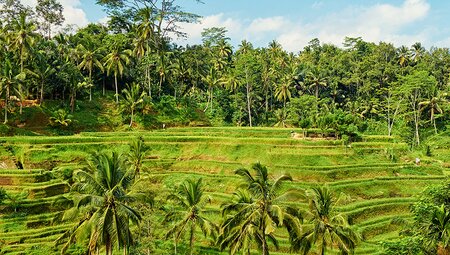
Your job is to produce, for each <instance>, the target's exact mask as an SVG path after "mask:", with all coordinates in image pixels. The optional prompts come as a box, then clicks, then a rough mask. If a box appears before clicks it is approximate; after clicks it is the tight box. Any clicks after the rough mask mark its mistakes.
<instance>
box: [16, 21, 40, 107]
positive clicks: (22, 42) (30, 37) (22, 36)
mask: <svg viewBox="0 0 450 255" xmlns="http://www.w3.org/2000/svg"><path fill="white" fill-rule="evenodd" d="M27 17H28V16H27V14H26V13H24V12H23V13H20V15H19V17H18V18H17V19H15V20H14V21H13V23H12V31H11V34H10V35H9V40H10V46H11V48H12V49H14V50H15V51H16V52H17V54H18V58H19V63H20V72H21V73H24V62H25V60H26V59H27V58H28V57H29V53H30V52H31V51H32V47H33V45H34V42H35V38H36V33H35V31H36V26H35V25H34V24H33V23H32V22H28V21H27ZM18 94H19V96H20V114H22V108H23V100H24V92H23V88H22V85H21V84H19V92H18Z"/></svg>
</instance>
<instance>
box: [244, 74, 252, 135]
mask: <svg viewBox="0 0 450 255" xmlns="http://www.w3.org/2000/svg"><path fill="white" fill-rule="evenodd" d="M245 80H246V83H247V86H246V90H247V110H248V122H249V124H250V127H251V126H252V111H251V106H250V84H249V82H248V70H247V67H245Z"/></svg>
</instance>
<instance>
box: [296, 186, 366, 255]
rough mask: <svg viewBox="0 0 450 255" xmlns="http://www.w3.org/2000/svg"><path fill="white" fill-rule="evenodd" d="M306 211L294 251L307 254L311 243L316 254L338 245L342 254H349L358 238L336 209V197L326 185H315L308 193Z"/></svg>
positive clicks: (323, 252) (322, 253) (322, 254)
mask: <svg viewBox="0 0 450 255" xmlns="http://www.w3.org/2000/svg"><path fill="white" fill-rule="evenodd" d="M307 197H308V199H309V212H308V215H306V217H305V218H306V219H307V220H308V221H309V222H310V225H307V226H305V230H304V233H303V234H302V235H301V236H299V237H298V238H296V239H294V241H293V242H294V250H299V251H301V253H302V254H308V253H309V252H310V250H311V248H313V247H314V246H315V247H316V248H317V249H318V250H319V253H318V254H321V255H324V254H325V253H326V251H327V249H333V248H337V249H338V250H339V251H340V252H341V253H342V254H352V253H353V251H354V249H355V247H356V244H357V242H358V240H359V237H358V235H357V234H356V233H355V232H354V231H353V230H352V229H351V228H350V227H349V226H348V223H347V221H346V219H345V218H344V216H343V215H342V214H339V213H337V212H336V209H335V206H336V198H335V197H334V195H333V194H332V193H331V191H330V190H329V189H328V187H316V188H313V189H311V190H309V191H308V192H307Z"/></svg>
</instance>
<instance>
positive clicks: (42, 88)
mask: <svg viewBox="0 0 450 255" xmlns="http://www.w3.org/2000/svg"><path fill="white" fill-rule="evenodd" d="M42 102H44V81H42V82H41V98H40V100H39V105H42Z"/></svg>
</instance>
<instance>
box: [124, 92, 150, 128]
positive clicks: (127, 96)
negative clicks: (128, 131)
mask: <svg viewBox="0 0 450 255" xmlns="http://www.w3.org/2000/svg"><path fill="white" fill-rule="evenodd" d="M122 93H123V94H124V96H123V98H124V101H123V105H124V106H125V108H126V109H127V110H129V111H130V114H131V116H130V127H131V126H132V125H133V118H134V111H135V110H136V107H138V106H139V105H140V104H142V103H143V102H144V98H145V97H146V94H145V92H144V91H142V92H141V87H140V86H139V84H137V83H132V84H131V85H130V86H129V87H128V89H124V90H122Z"/></svg>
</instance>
